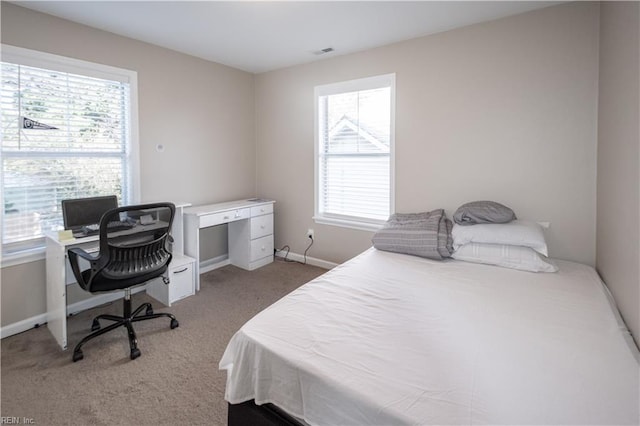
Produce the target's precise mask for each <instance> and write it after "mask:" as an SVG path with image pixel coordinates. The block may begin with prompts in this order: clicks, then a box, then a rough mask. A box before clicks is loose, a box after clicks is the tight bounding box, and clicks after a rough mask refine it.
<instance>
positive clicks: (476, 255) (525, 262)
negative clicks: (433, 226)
mask: <svg viewBox="0 0 640 426" xmlns="http://www.w3.org/2000/svg"><path fill="white" fill-rule="evenodd" d="M474 226H475V225H474ZM451 257H453V258H454V259H457V260H464V261H466V262H474V263H484V264H488V265H497V266H502V267H505V268H512V269H519V270H521V271H529V272H556V271H557V270H558V267H557V266H556V265H555V264H554V263H552V262H551V261H550V260H548V259H546V260H545V259H543V258H542V257H541V256H540V255H539V254H538V253H537V252H536V251H534V250H533V249H531V248H529V247H524V246H514V245H508V244H484V243H469V244H465V245H463V246H461V247H460V248H459V249H457V250H456V251H455V252H454V253H453V254H452V255H451Z"/></svg>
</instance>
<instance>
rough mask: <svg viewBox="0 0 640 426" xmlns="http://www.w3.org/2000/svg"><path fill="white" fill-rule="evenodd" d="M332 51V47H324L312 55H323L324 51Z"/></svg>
mask: <svg viewBox="0 0 640 426" xmlns="http://www.w3.org/2000/svg"><path fill="white" fill-rule="evenodd" d="M331 52H333V47H325V48H324V49H320V50H317V51H315V52H313V54H314V55H324V54H325V53H331Z"/></svg>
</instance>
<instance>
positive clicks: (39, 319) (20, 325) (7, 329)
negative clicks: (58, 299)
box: [0, 286, 146, 339]
mask: <svg viewBox="0 0 640 426" xmlns="http://www.w3.org/2000/svg"><path fill="white" fill-rule="evenodd" d="M145 289H146V286H141V287H136V288H134V289H133V290H131V293H132V294H135V293H139V292H141V291H144V290H145ZM123 297H124V291H119V292H116V293H104V294H99V295H96V296H92V297H89V298H88V299H85V300H81V301H79V302H76V303H72V304H70V305H68V306H67V315H75V314H77V313H78V312H81V311H84V310H87V309H91V308H95V307H96V306H100V305H103V304H105V303H109V302H113V301H114V300H120V299H122V298H123ZM46 323H47V314H46V313H44V314H39V315H35V316H32V317H31V318H27V319H23V320H21V321H18V322H14V323H12V324H9V325H5V326H4V327H0V339H4V338H5V337H9V336H13V335H14V334H18V333H22V332H23V331H27V330H31V329H32V328H34V327H36V326H41V325H43V324H46Z"/></svg>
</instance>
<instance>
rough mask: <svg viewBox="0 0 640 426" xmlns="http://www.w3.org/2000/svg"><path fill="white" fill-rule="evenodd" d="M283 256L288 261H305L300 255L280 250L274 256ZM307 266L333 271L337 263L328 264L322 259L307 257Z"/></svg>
mask: <svg viewBox="0 0 640 426" xmlns="http://www.w3.org/2000/svg"><path fill="white" fill-rule="evenodd" d="M285 255H287V259H289V260H295V261H298V262H304V260H305V259H304V255H302V254H298V253H291V252H289V254H287V252H286V251H282V250H279V251H277V252H276V256H277V257H281V258H284V257H285ZM307 265H312V266H317V267H319V268H323V269H333V268H335V267H336V266H338V264H337V263H334V262H329V261H327V260H322V259H318V258H315V257H310V256H307Z"/></svg>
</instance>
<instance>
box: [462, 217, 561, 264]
mask: <svg viewBox="0 0 640 426" xmlns="http://www.w3.org/2000/svg"><path fill="white" fill-rule="evenodd" d="M451 236H452V237H453V248H454V250H457V249H458V248H459V247H461V246H463V245H465V244H467V243H486V244H508V245H512V246H525V247H531V248H532V249H534V250H535V251H537V252H538V253H540V254H543V255H545V256H548V255H549V254H548V251H547V243H546V241H545V239H544V234H543V233H542V227H541V226H540V225H539V224H537V223H536V222H531V221H528V220H514V221H512V222H509V223H483V224H478V225H467V226H461V225H458V224H454V225H453V230H452V231H451Z"/></svg>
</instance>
